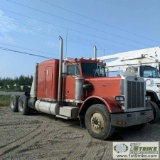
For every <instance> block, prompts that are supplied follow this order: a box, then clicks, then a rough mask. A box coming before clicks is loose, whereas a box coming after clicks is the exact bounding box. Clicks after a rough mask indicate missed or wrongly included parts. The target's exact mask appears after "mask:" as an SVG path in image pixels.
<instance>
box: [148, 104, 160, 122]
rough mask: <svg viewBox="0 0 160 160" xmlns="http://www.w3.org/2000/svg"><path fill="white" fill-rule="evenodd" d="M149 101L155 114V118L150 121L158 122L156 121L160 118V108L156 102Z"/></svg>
mask: <svg viewBox="0 0 160 160" xmlns="http://www.w3.org/2000/svg"><path fill="white" fill-rule="evenodd" d="M149 103H150V105H151V106H152V109H153V115H154V119H153V120H152V121H150V123H156V122H158V120H159V118H160V109H159V107H158V105H157V104H156V103H155V102H153V101H149Z"/></svg>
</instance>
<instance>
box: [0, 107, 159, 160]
mask: <svg viewBox="0 0 160 160" xmlns="http://www.w3.org/2000/svg"><path fill="white" fill-rule="evenodd" d="M113 141H160V122H158V123H156V124H147V125H146V127H145V128H144V129H142V130H141V131H130V130H128V129H123V130H121V131H119V132H116V133H115V134H114V135H113V137H112V138H110V140H106V141H101V140H97V139H93V138H92V137H90V135H89V134H88V132H87V130H85V129H82V128H81V127H79V122H78V120H77V121H65V120H57V121H55V119H54V116H51V115H47V114H41V113H35V114H32V115H30V116H22V115H20V114H19V113H13V112H11V111H10V109H9V107H0V159H1V160H3V159H4V160H6V159H7V160H39V159H41V160H55V159H57V160H59V159H63V160H65V159H69V160H75V159H78V160H79V159H86V160H89V159H95V160H99V159H102V160H106V159H107V160H109V159H112V142H113Z"/></svg>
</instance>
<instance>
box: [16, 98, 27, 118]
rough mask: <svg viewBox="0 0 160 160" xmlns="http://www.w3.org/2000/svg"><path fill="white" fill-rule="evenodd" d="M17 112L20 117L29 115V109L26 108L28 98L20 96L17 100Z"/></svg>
mask: <svg viewBox="0 0 160 160" xmlns="http://www.w3.org/2000/svg"><path fill="white" fill-rule="evenodd" d="M18 111H19V112H20V113H21V114H22V115H28V114H29V107H28V98H27V97H26V95H22V96H20V97H19V99H18Z"/></svg>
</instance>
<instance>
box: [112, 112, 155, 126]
mask: <svg viewBox="0 0 160 160" xmlns="http://www.w3.org/2000/svg"><path fill="white" fill-rule="evenodd" d="M110 115H111V125H112V126H116V127H129V126H134V125H139V124H144V123H148V122H150V121H151V120H153V119H154V115H153V111H152V110H144V111H138V112H124V113H114V114H110Z"/></svg>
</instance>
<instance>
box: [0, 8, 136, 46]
mask: <svg viewBox="0 0 160 160" xmlns="http://www.w3.org/2000/svg"><path fill="white" fill-rule="evenodd" d="M0 9H1V10H3V11H6V12H10V13H12V14H16V15H19V16H22V17H26V18H29V19H33V20H36V21H39V22H42V23H47V24H51V25H54V26H57V27H61V28H64V29H66V30H67V29H68V31H69V30H70V31H73V32H77V33H80V34H84V35H88V36H92V37H94V38H98V39H103V40H106V41H110V42H113V43H117V44H121V45H124V46H130V47H134V48H137V47H136V46H134V45H129V44H126V43H120V42H116V41H113V40H110V39H107V38H104V37H100V36H95V35H92V34H89V33H84V32H81V31H77V30H74V29H71V28H67V27H64V26H61V25H57V24H54V23H51V22H47V21H44V20H40V19H37V18H33V17H30V16H26V15H23V14H20V13H16V12H13V11H9V10H6V9H3V8H0Z"/></svg>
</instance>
